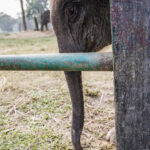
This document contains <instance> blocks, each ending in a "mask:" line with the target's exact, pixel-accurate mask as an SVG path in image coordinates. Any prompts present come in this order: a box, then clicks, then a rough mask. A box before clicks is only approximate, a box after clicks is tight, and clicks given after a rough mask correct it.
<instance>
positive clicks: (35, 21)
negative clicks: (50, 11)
mask: <svg viewBox="0 0 150 150" xmlns="http://www.w3.org/2000/svg"><path fill="white" fill-rule="evenodd" d="M34 24H35V29H34V30H35V31H39V25H38V21H37V18H36V17H34Z"/></svg>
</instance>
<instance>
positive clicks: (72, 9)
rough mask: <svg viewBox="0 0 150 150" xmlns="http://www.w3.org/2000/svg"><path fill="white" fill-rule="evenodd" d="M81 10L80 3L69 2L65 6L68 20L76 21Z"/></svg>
mask: <svg viewBox="0 0 150 150" xmlns="http://www.w3.org/2000/svg"><path fill="white" fill-rule="evenodd" d="M80 11H81V5H80V3H77V2H74V3H71V4H68V5H67V6H66V7H65V14H66V16H67V18H68V21H69V22H71V23H75V22H76V21H77V20H78V18H79V16H80Z"/></svg>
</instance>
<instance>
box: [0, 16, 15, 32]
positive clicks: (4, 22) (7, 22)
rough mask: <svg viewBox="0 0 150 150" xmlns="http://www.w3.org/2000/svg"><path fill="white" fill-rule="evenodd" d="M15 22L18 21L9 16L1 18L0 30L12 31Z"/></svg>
mask: <svg viewBox="0 0 150 150" xmlns="http://www.w3.org/2000/svg"><path fill="white" fill-rule="evenodd" d="M15 21H16V20H15V19H14V18H12V17H11V16H9V15H3V16H0V29H1V30H2V31H6V32H10V31H12V30H13V25H14V24H15Z"/></svg>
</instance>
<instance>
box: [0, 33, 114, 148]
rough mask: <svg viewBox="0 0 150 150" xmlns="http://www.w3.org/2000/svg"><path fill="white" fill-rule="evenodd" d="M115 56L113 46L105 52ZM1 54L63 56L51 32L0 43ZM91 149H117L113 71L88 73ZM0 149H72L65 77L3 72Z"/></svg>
mask: <svg viewBox="0 0 150 150" xmlns="http://www.w3.org/2000/svg"><path fill="white" fill-rule="evenodd" d="M103 51H111V46H108V47H107V48H105V49H103ZM0 52H1V54H10V53H11V54H22V53H34V54H35V53H41V54H43V53H51V52H58V47H57V43H56V38H55V36H54V34H53V32H52V31H50V32H43V33H41V32H23V33H15V34H11V35H7V36H4V37H3V38H0ZM83 89H84V100H85V124H84V129H83V133H82V139H81V141H82V145H83V147H84V149H85V150H115V149H116V148H115V145H113V144H111V143H110V142H108V141H106V134H107V132H108V131H109V130H110V129H111V128H112V127H114V94H113V73H112V72H83ZM0 93H1V94H0V139H1V140H0V149H17V150H20V149H21V150H24V149H27V150H28V149H44V150H48V149H49V150H51V149H52V150H59V149H60V150H63V149H64V150H67V149H68V150H71V149H72V145H71V135H70V130H71V102H70V97H69V93H68V88H67V85H66V81H65V77H64V74H63V72H48V71H43V72H42V71H37V72H31V71H30V72H29V71H26V72H15V71H12V72H8V71H3V72H0Z"/></svg>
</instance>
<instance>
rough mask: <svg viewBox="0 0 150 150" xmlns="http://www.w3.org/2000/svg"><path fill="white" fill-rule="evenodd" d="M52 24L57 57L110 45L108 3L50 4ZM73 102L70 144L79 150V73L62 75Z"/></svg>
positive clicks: (69, 0) (55, 0) (54, 0)
mask: <svg viewBox="0 0 150 150" xmlns="http://www.w3.org/2000/svg"><path fill="white" fill-rule="evenodd" d="M50 1H51V21H52V25H53V29H54V31H55V34H56V37H57V42H58V47H59V52H60V53H80V52H82V53H84V52H96V51H98V50H100V49H101V48H103V47H105V46H107V45H109V44H111V24H110V7H109V0H50ZM64 73H65V77H66V80H67V84H68V88H69V92H70V97H71V102H72V130H71V136H72V144H73V148H74V150H82V149H83V148H82V146H81V142H80V138H81V133H82V129H83V125H84V96H83V89H82V72H80V71H77V72H73V71H72V72H69V71H68V72H67V71H65V72H64Z"/></svg>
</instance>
